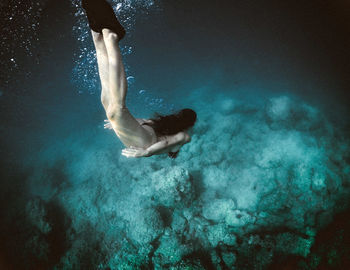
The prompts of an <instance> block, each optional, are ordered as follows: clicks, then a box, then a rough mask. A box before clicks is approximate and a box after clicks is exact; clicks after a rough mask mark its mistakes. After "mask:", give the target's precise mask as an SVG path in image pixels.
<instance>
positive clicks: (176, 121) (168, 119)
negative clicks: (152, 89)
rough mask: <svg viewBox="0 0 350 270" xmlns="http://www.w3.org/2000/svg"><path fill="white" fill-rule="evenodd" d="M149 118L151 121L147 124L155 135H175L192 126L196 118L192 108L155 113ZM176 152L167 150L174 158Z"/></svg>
mask: <svg viewBox="0 0 350 270" xmlns="http://www.w3.org/2000/svg"><path fill="white" fill-rule="evenodd" d="M150 120H152V121H153V122H152V123H147V124H148V125H150V126H151V127H152V128H153V129H154V131H155V133H156V135H157V136H164V135H175V134H176V133H179V132H181V131H184V130H185V129H188V128H190V127H193V126H194V124H195V122H196V120H197V114H196V112H195V111H194V110H192V109H182V110H181V111H178V112H176V113H174V114H170V115H161V114H159V113H155V118H151V119H150ZM178 153H179V151H177V152H169V153H168V156H169V157H171V158H176V157H177V154H178Z"/></svg>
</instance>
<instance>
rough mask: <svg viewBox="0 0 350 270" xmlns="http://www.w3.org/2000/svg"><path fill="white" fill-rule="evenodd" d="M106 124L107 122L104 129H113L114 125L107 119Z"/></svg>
mask: <svg viewBox="0 0 350 270" xmlns="http://www.w3.org/2000/svg"><path fill="white" fill-rule="evenodd" d="M104 122H105V123H104V125H103V128H104V129H113V127H112V124H111V122H109V120H108V119H106V120H105V121H104Z"/></svg>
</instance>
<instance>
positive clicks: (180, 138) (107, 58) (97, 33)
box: [82, 0, 197, 158]
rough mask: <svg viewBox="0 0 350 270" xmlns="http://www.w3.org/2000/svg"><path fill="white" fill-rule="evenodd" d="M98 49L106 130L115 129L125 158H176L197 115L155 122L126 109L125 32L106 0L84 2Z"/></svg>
mask: <svg viewBox="0 0 350 270" xmlns="http://www.w3.org/2000/svg"><path fill="white" fill-rule="evenodd" d="M82 6H83V8H84V9H85V12H86V15H87V18H88V22H89V26H90V28H91V34H92V39H93V41H94V44H95V48H96V57H97V65H98V73H99V76H100V80H101V85H102V90H101V102H102V105H103V107H104V109H105V111H106V115H107V118H108V120H105V122H106V123H105V128H110V129H113V130H114V132H115V133H116V135H117V136H118V137H119V139H120V140H121V141H122V143H123V144H124V145H125V146H126V148H125V149H123V150H122V155H124V156H126V157H149V156H152V155H158V154H163V153H168V155H169V157H171V158H175V157H176V156H177V154H178V152H179V150H180V148H181V147H182V146H183V145H184V144H186V143H188V142H189V141H190V140H191V137H190V135H189V134H188V133H189V130H190V129H191V128H192V127H193V125H194V124H195V122H196V119H197V115H196V113H195V112H194V111H193V110H191V109H183V110H181V111H179V112H177V113H176V114H172V115H166V116H161V115H158V116H157V117H156V118H154V119H136V118H134V117H133V116H132V115H131V113H130V112H129V110H128V108H127V107H126V105H125V98H126V93H127V80H126V75H125V71H124V65H123V62H122V56H121V53H120V49H119V41H121V39H122V38H123V37H124V35H125V30H124V28H123V26H122V25H121V24H120V23H119V21H118V19H117V18H116V16H115V14H114V11H113V8H112V7H111V6H110V4H109V3H108V2H107V1H106V0H82Z"/></svg>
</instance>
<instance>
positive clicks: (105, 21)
mask: <svg viewBox="0 0 350 270" xmlns="http://www.w3.org/2000/svg"><path fill="white" fill-rule="evenodd" d="M82 7H83V9H85V12H86V16H87V18H88V22H89V26H90V28H91V29H92V30H93V31H95V32H99V33H102V29H103V28H107V29H110V30H112V31H113V32H115V33H116V34H117V35H118V38H119V41H120V40H121V39H122V38H123V37H124V36H125V29H124V27H123V26H122V25H121V24H120V23H119V21H118V19H117V17H116V16H115V14H114V11H113V8H112V7H111V5H110V4H109V3H108V2H107V1H106V0H82Z"/></svg>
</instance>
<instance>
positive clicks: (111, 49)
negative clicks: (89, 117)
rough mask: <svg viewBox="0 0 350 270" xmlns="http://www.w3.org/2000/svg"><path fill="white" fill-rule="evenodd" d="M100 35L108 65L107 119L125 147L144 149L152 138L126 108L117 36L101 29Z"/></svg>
mask: <svg viewBox="0 0 350 270" xmlns="http://www.w3.org/2000/svg"><path fill="white" fill-rule="evenodd" d="M102 33H103V39H104V42H105V45H106V49H107V54H108V65H109V68H108V79H109V80H108V98H109V100H108V108H107V110H106V113H107V117H108V119H109V121H110V123H111V125H112V127H113V130H114V131H115V133H116V134H117V136H118V137H119V138H120V140H121V141H122V142H123V144H124V145H125V146H127V147H129V146H135V147H142V148H146V147H148V146H149V145H151V144H152V143H154V138H153V137H152V135H151V134H150V133H149V132H148V131H147V130H146V129H144V128H143V127H142V126H141V125H140V123H139V122H138V121H137V120H136V119H135V118H134V117H133V116H132V114H131V113H130V112H129V110H128V109H127V108H126V105H125V99H126V93H127V80H126V75H125V70H124V65H123V61H122V55H121V53H120V49H119V45H118V36H117V34H115V33H114V32H112V31H111V30H109V29H103V30H102Z"/></svg>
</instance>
